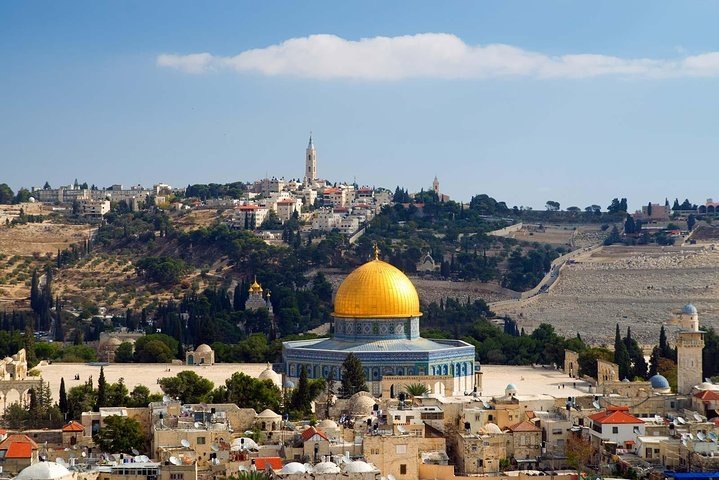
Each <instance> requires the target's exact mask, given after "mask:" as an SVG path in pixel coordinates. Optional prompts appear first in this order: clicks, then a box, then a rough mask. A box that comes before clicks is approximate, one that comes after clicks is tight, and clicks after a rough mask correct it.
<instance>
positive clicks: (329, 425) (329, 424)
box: [317, 418, 339, 430]
mask: <svg viewBox="0 0 719 480" xmlns="http://www.w3.org/2000/svg"><path fill="white" fill-rule="evenodd" d="M317 426H318V427H319V428H321V429H323V430H325V429H329V430H333V429H334V430H336V429H337V428H339V427H338V426H337V422H335V421H334V420H330V419H329V418H326V419H324V420H322V421H321V422H320V423H318V424H317Z"/></svg>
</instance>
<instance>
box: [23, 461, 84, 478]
mask: <svg viewBox="0 0 719 480" xmlns="http://www.w3.org/2000/svg"><path fill="white" fill-rule="evenodd" d="M71 476H72V474H71V473H70V470H68V469H67V468H65V467H64V466H62V465H60V464H59V463H55V462H38V463H36V464H34V465H30V466H29V467H26V468H24V469H23V470H22V471H21V472H20V473H18V475H17V477H15V478H16V479H18V480H51V479H53V480H54V479H61V478H66V477H67V478H69V477H71Z"/></svg>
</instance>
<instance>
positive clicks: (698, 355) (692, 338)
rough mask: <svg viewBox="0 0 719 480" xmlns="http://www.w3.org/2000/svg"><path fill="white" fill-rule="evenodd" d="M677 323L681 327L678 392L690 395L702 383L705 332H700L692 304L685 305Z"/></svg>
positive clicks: (678, 348) (678, 354)
mask: <svg viewBox="0 0 719 480" xmlns="http://www.w3.org/2000/svg"><path fill="white" fill-rule="evenodd" d="M675 323H678V324H679V326H680V327H681V330H680V331H679V333H677V391H678V392H679V393H684V394H688V393H691V391H692V388H693V387H694V386H695V385H698V384H700V383H701V382H702V365H703V363H702V351H703V349H704V332H702V331H701V330H699V314H698V312H697V309H696V307H695V306H694V305H692V304H688V305H684V307H683V308H682V310H681V312H680V313H679V314H678V315H677V317H676V319H675Z"/></svg>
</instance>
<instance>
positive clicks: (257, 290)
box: [250, 276, 262, 293]
mask: <svg viewBox="0 0 719 480" xmlns="http://www.w3.org/2000/svg"><path fill="white" fill-rule="evenodd" d="M250 293H262V286H261V285H260V284H259V283H257V277H256V276H255V281H254V282H252V285H250Z"/></svg>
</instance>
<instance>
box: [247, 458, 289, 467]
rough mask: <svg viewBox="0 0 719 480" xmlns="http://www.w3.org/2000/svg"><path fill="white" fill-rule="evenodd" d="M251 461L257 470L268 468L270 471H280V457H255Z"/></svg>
mask: <svg viewBox="0 0 719 480" xmlns="http://www.w3.org/2000/svg"><path fill="white" fill-rule="evenodd" d="M253 460H254V461H255V467H257V470H267V467H268V466H269V467H270V468H271V469H272V470H282V459H281V458H280V457H257V458H254V459H253Z"/></svg>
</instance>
